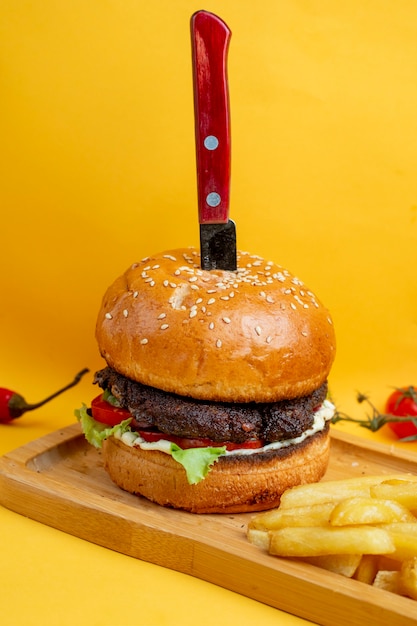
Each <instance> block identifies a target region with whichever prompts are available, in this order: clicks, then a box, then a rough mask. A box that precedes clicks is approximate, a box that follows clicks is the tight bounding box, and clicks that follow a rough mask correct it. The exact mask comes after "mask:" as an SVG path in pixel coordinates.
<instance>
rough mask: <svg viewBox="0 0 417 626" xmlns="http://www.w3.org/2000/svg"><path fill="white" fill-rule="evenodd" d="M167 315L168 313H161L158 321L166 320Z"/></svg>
mask: <svg viewBox="0 0 417 626" xmlns="http://www.w3.org/2000/svg"><path fill="white" fill-rule="evenodd" d="M166 316H167V314H166V313H161V314H160V315H158V319H159V320H164V319H165V318H166Z"/></svg>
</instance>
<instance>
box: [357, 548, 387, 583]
mask: <svg viewBox="0 0 417 626" xmlns="http://www.w3.org/2000/svg"><path fill="white" fill-rule="evenodd" d="M379 569H381V568H380V566H379V556H378V555H375V554H364V555H363V556H362V558H361V560H360V563H359V565H358V567H357V568H356V570H355V572H354V574H353V578H354V579H355V580H359V581H360V582H362V583H366V584H367V585H372V583H373V582H374V580H375V576H376V575H377V573H378V570H379Z"/></svg>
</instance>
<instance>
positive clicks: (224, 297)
mask: <svg viewBox="0 0 417 626" xmlns="http://www.w3.org/2000/svg"><path fill="white" fill-rule="evenodd" d="M228 299H229V296H220V300H228Z"/></svg>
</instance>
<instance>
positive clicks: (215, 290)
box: [207, 289, 217, 293]
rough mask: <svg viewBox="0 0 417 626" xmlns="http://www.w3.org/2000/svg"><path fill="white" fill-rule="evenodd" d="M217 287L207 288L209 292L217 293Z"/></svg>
mask: <svg viewBox="0 0 417 626" xmlns="http://www.w3.org/2000/svg"><path fill="white" fill-rule="evenodd" d="M216 292H217V289H207V293H216Z"/></svg>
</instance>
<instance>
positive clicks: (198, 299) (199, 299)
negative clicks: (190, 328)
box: [195, 298, 203, 304]
mask: <svg viewBox="0 0 417 626" xmlns="http://www.w3.org/2000/svg"><path fill="white" fill-rule="evenodd" d="M202 302H203V298H197V300H196V301H195V303H196V304H201V303H202Z"/></svg>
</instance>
